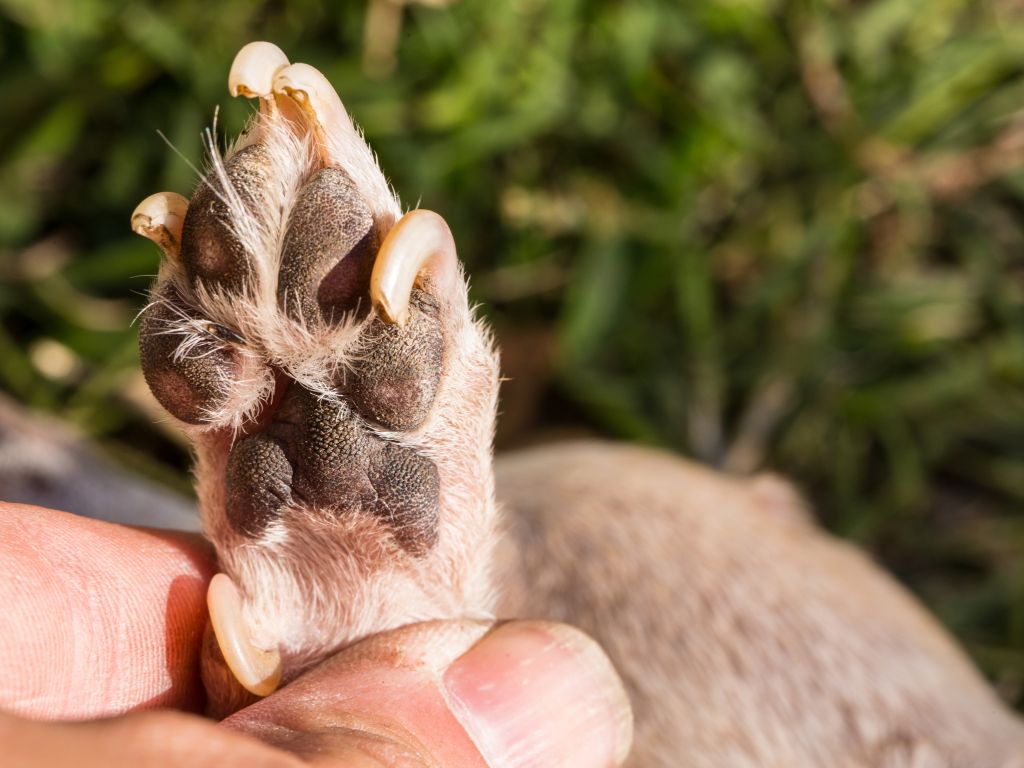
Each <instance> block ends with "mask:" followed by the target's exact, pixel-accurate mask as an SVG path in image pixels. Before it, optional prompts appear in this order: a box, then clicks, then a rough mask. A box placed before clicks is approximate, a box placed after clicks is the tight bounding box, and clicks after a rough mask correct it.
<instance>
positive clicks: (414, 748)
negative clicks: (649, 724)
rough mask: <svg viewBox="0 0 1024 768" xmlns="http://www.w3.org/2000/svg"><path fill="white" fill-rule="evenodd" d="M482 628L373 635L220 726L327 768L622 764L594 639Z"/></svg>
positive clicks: (609, 675) (521, 625)
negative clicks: (247, 734) (335, 767)
mask: <svg viewBox="0 0 1024 768" xmlns="http://www.w3.org/2000/svg"><path fill="white" fill-rule="evenodd" d="M487 630H488V625H487V624H484V623H480V622H429V623H425V624H419V625H414V626H411V627H406V628H403V629H400V630H397V631H394V632H391V633H387V634H384V635H379V636H376V637H373V638H370V639H369V640H367V641H364V642H362V643H359V644H357V645H355V646H353V647H352V648H349V649H347V650H345V651H343V652H342V653H341V654H339V655H338V656H336V657H334V658H333V659H331V660H330V661H328V662H326V663H325V664H323V665H321V666H320V667H318V668H316V669H315V670H313V671H312V672H310V673H308V674H307V675H305V676H304V677H302V678H300V679H299V680H297V681H296V682H294V683H292V684H291V685H289V686H287V687H285V688H284V689H282V690H281V691H279V692H278V693H276V694H274V695H272V696H270V697H268V698H266V699H264V700H263V701H261V702H259V703H257V704H254V705H252V706H251V707H249V708H247V709H245V710H242V711H241V712H239V713H237V714H236V715H234V716H232V717H231V718H229V719H228V720H226V721H224V725H226V726H227V727H228V728H231V729H235V730H240V731H243V732H247V733H250V734H253V735H255V736H257V737H259V738H260V739H262V740H263V741H266V742H268V743H270V744H273V745H275V746H277V747H280V748H282V749H284V750H287V751H290V752H293V753H297V754H298V755H299V756H300V757H302V758H304V759H305V760H306V761H308V762H310V763H312V764H313V765H317V766H323V767H324V768H327V767H333V766H337V767H338V768H341V766H344V767H345V768H352V767H353V766H360V767H364V766H365V767H366V768H386V767H388V766H399V765H401V766H403V767H405V766H408V768H416V766H424V767H426V766H435V765H444V766H452V768H470V766H472V767H473V768H478V767H480V766H490V767H491V768H534V767H537V768H539V767H540V766H553V765H558V766H564V767H566V768H591V767H593V768H598V767H599V766H609V765H619V764H620V763H621V762H622V761H623V760H624V759H625V756H626V753H627V752H628V750H629V746H630V742H631V739H632V715H631V713H630V709H629V701H628V699H627V698H626V694H625V692H624V690H623V688H622V684H621V682H620V681H619V679H618V677H617V675H616V674H615V672H614V670H613V668H612V666H611V663H610V662H609V661H608V659H607V657H606V656H605V655H604V653H603V652H602V651H601V650H600V648H599V647H598V646H597V645H596V643H594V641H593V640H591V639H590V638H588V637H586V636H585V635H583V634H582V633H581V632H579V631H578V630H575V629H572V628H571V627H567V626H565V625H561V624H552V623H547V622H535V621H531V622H513V623H509V624H504V625H502V626H500V627H498V628H497V629H494V630H493V631H490V632H489V633H487ZM485 633H486V634H485ZM481 635H483V637H482V639H481Z"/></svg>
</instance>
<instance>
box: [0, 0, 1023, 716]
mask: <svg viewBox="0 0 1024 768" xmlns="http://www.w3.org/2000/svg"><path fill="white" fill-rule="evenodd" d="M253 39H267V40H272V41H274V42H275V43H277V44H278V45H280V46H281V47H282V48H283V49H284V50H285V51H287V52H288V54H289V55H290V57H291V58H292V60H293V61H295V60H299V61H307V62H309V63H311V64H313V65H315V66H317V67H319V68H320V69H322V70H323V71H324V72H325V73H326V74H327V75H328V77H329V78H330V79H331V80H332V81H333V82H334V84H335V85H336V86H337V88H338V90H339V92H340V93H341V95H342V98H343V100H344V101H345V103H346V105H347V106H348V108H349V110H350V112H351V113H352V114H353V115H354V117H355V118H356V120H357V121H358V122H359V123H360V124H361V125H362V126H363V128H364V129H365V131H366V134H367V136H368V138H369V139H370V141H371V143H372V144H373V146H374V147H375V149H376V150H377V152H378V153H379V155H380V159H381V162H382V165H383V166H384V168H385V169H386V171H387V173H388V174H389V175H390V178H391V179H392V181H393V183H394V185H395V187H396V189H397V190H398V191H399V193H400V194H401V195H402V198H403V200H404V201H405V203H406V204H407V205H409V206H412V205H416V204H420V205H422V206H423V207H428V208H431V209H434V210H436V211H439V212H441V213H442V214H443V215H444V216H445V217H446V218H447V219H448V221H449V223H450V224H451V226H452V229H453V230H454V232H455V236H456V241H457V242H458V244H459V247H460V253H461V256H462V258H463V259H464V261H465V262H466V264H467V267H468V270H469V272H470V274H471V275H472V293H473V299H474V300H475V301H477V302H479V303H480V304H481V306H482V311H483V312H484V313H485V314H486V315H487V316H488V317H489V318H490V320H491V322H492V324H493V325H494V326H495V328H496V329H497V331H498V334H499V338H500V341H501V343H502V346H503V350H504V358H505V370H506V373H507V375H508V376H509V377H510V379H511V381H510V382H509V383H508V384H507V385H506V389H505V394H504V401H503V411H504V414H503V417H502V423H501V427H500V429H499V444H500V445H501V446H503V447H511V446H515V445H522V444H526V443H529V442H532V441H537V440H543V439H551V438H557V437H564V436H572V435H585V434H603V435H608V436H614V437H618V438H625V439H628V440H635V441H642V442H645V443H650V444H654V445H660V446H664V447H666V448H669V449H671V450H675V451H679V452H682V453H685V454H687V455H690V456H693V457H696V458H698V459H700V460H702V461H705V462H708V463H711V464H714V465H717V466H719V467H722V468H725V469H728V470H731V471H738V472H749V471H752V470H756V469H762V468H768V469H773V470H777V471H781V472H784V473H786V474H788V475H790V476H791V477H793V478H794V479H796V481H797V482H798V483H799V484H800V485H801V487H802V488H803V489H804V490H805V491H806V493H807V494H808V496H809V497H810V498H811V499H813V501H814V503H815V505H816V510H817V513H818V515H819V516H820V517H821V519H822V520H823V522H824V524H825V525H827V526H828V527H829V528H831V529H832V530H834V531H836V532H837V533H839V534H841V535H843V536H846V537H849V538H852V539H854V540H856V541H857V542H859V543H860V544H861V545H863V546H865V547H866V548H867V549H868V550H869V551H871V552H872V553H873V554H874V555H876V556H877V557H878V558H879V559H880V560H882V561H883V562H884V563H885V564H886V566H887V567H889V568H890V569H891V570H893V571H894V572H895V573H896V574H897V575H898V576H899V577H900V578H901V579H903V580H904V582H905V583H907V584H908V585H909V586H910V587H911V588H912V589H913V590H914V591H915V592H916V593H917V594H918V595H920V596H921V597H923V598H924V600H925V601H926V602H927V603H928V604H929V606H930V607H931V608H932V609H933V610H935V611H936V612H937V613H938V614H939V616H940V617H941V619H942V620H943V621H944V622H945V623H946V624H947V625H948V626H950V627H951V628H952V630H953V631H954V632H955V633H956V634H957V635H958V637H959V638H960V639H961V640H962V641H963V642H964V643H965V645H966V646H967V648H968V650H969V651H970V653H971V654H972V655H973V656H974V658H975V659H976V661H977V662H978V663H979V664H980V665H981V666H982V668H983V669H984V670H985V672H986V673H987V674H988V675H989V676H990V678H991V679H992V680H994V681H995V683H996V685H997V687H998V688H999V690H1000V692H1001V693H1002V694H1003V696H1004V697H1005V698H1007V699H1008V700H1009V701H1010V702H1012V703H1014V704H1016V705H1017V706H1018V707H1020V706H1022V705H1024V557H1022V554H1024V388H1022V384H1024V250H1022V249H1024V7H1022V5H1021V3H1020V2H1017V1H1016V0H989V1H988V2H979V1H974V2H971V1H969V0H862V1H860V2H856V1H855V0H845V1H844V0H831V1H830V2H829V1H821V2H816V1H815V0H804V1H803V2H786V1H784V0H686V2H681V1H680V0H628V2H621V1H612V0H500V1H499V0H459V1H457V2H453V3H450V4H445V3H436V2H432V3H415V2H409V3H407V4H405V5H403V4H400V3H397V2H392V0H371V2H369V3H366V2H362V1H360V2H348V3H344V4H342V3H333V2H326V1H325V2H313V1H312V0H300V1H290V2H270V3H266V2H264V3H260V2H254V1H253V0H244V1H242V0H229V1H228V2H210V1H209V0H202V1H201V2H200V1H198V0H184V1H179V2H175V3H173V4H171V3H167V4H161V5H159V6H157V5H156V4H152V5H147V4H142V3H131V2H110V1H109V0H0V64H2V66H0V316H2V324H0V389H2V390H4V391H5V392H6V393H8V394H9V395H10V396H11V397H13V399H15V400H17V401H19V402H20V403H22V404H23V405H25V406H28V407H29V408H30V409H32V410H33V411H36V412H45V413H47V414H50V415H52V416H56V417H59V418H60V419H63V420H66V421H68V422H72V423H74V424H75V425H77V428H78V429H79V430H81V431H82V432H84V433H85V434H87V435H88V436H90V437H91V438H92V439H94V440H95V441H97V442H98V444H99V445H100V446H101V448H102V450H103V451H104V452H106V454H107V455H108V456H111V457H113V458H114V459H115V460H116V461H118V462H120V463H122V464H123V465H126V466H129V467H131V468H132V470H133V471H136V472H140V473H143V474H145V475H148V476H149V477H150V478H153V479H156V480H157V481H158V482H160V483H163V484H165V485H167V486H168V487H170V488H173V489H175V490H177V491H180V492H182V493H187V492H188V479H187V465H188V455H187V448H186V446H185V444H184V443H183V442H182V440H181V438H180V436H179V435H178V434H177V433H176V432H175V430H174V429H173V427H172V426H171V425H169V424H168V423H167V421H166V419H165V417H164V416H163V414H162V413H161V412H160V411H159V409H158V408H157V407H156V406H155V404H154V403H153V401H152V400H151V399H150V396H149V395H148V392H147V391H146V388H145V386H144V384H143V382H142V378H141V375H140V374H139V370H138V361H137V353H136V339H135V331H134V330H133V329H132V328H131V323H132V319H133V317H134V315H135V314H136V312H137V311H138V310H139V309H140V308H141V306H142V304H143V301H144V299H143V292H144V291H145V288H146V286H147V285H148V282H149V280H150V277H149V276H151V275H152V274H153V273H154V272H155V271H156V267H157V261H158V252H157V249H156V248H155V247H154V246H153V245H152V244H151V243H149V242H148V241H145V240H142V239H141V238H137V237H135V236H133V235H132V234H131V233H130V232H129V228H128V219H129V214H130V212H131V211H132V209H133V208H134V206H135V204H136V203H138V202H139V201H140V200H141V199H142V198H143V197H145V196H146V195H148V194H150V193H151V192H155V191H159V190H173V191H177V192H180V193H182V194H185V195H186V196H187V195H189V194H190V191H191V189H192V186H193V184H194V183H195V179H196V174H195V172H194V170H193V166H198V167H201V166H202V164H203V156H202V145H201V132H202V130H203V129H204V128H205V127H207V126H209V125H211V123H212V122H213V119H214V115H215V113H216V112H215V111H216V110H217V108H218V107H219V110H220V111H219V115H218V117H217V125H218V130H219V131H220V132H221V135H222V136H223V135H233V134H234V133H236V132H237V131H238V130H239V129H240V128H241V126H242V125H243V124H244V122H245V120H246V118H247V116H248V115H249V114H250V113H251V110H252V106H251V105H250V104H248V103H246V102H244V101H233V100H232V99H230V98H229V96H228V94H227V88H226V76H227V71H228V67H229V65H230V63H231V60H232V58H233V56H234V54H235V53H236V51H237V50H238V49H239V48H240V47H241V45H242V44H244V43H245V42H248V41H250V40H253ZM161 134H162V135H163V136H164V137H166V138H165V139H164V138H161ZM708 514H714V510H708ZM780 565H781V564H780ZM851 588H852V589H855V586H851Z"/></svg>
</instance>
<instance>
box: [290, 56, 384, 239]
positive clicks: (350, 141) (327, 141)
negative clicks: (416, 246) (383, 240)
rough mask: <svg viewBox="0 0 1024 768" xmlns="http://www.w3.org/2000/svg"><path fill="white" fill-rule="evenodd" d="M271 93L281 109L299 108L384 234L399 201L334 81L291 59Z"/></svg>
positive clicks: (324, 157)
mask: <svg viewBox="0 0 1024 768" xmlns="http://www.w3.org/2000/svg"><path fill="white" fill-rule="evenodd" d="M274 93H275V94H277V96H278V103H279V104H280V105H281V106H282V108H283V106H284V104H285V103H289V104H292V105H294V108H295V109H296V110H297V111H298V112H300V113H301V115H302V118H303V121H304V122H305V124H306V125H307V126H308V127H309V130H310V132H311V133H312V134H313V138H314V139H315V143H316V148H317V151H318V152H319V154H320V159H321V161H322V162H323V164H324V165H326V166H335V167H338V168H342V169H343V170H344V171H345V172H346V173H347V174H348V175H349V176H350V177H351V178H352V180H353V181H354V182H355V184H356V187H357V188H358V189H359V191H360V194H361V195H362V196H363V197H364V198H365V200H366V202H367V204H368V205H369V206H370V210H371V211H372V212H373V214H374V220H375V222H376V225H377V228H378V232H379V234H380V236H381V237H383V236H384V233H385V232H386V231H387V230H388V228H390V226H391V224H392V223H393V222H394V220H395V219H396V218H397V217H398V215H399V208H398V203H397V202H396V200H395V198H394V195H393V194H392V192H391V189H390V188H389V187H388V183H387V180H386V179H385V178H384V174H382V173H381V172H380V169H379V168H378V167H377V159H376V158H375V157H374V155H373V152H371V151H370V148H369V147H368V146H367V145H366V142H365V141H363V137H362V136H361V135H360V134H359V131H357V130H356V127H355V125H354V124H353V122H352V118H351V117H349V114H348V111H347V110H346V109H345V105H344V104H342V103H341V97H339V96H338V93H337V91H335V90H334V86H332V85H331V83H330V81H328V79H327V78H326V77H325V76H324V74H323V73H322V72H320V70H318V69H316V68H315V67H311V66H310V65H309V64H301V63H300V64H291V65H289V66H287V67H285V68H284V69H282V70H280V71H279V72H278V73H277V75H275V76H274Z"/></svg>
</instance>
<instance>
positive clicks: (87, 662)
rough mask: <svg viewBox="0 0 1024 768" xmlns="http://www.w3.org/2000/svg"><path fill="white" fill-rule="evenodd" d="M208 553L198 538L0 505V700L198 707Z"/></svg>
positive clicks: (72, 708)
mask: <svg viewBox="0 0 1024 768" xmlns="http://www.w3.org/2000/svg"><path fill="white" fill-rule="evenodd" d="M213 571H214V566H213V564H212V554H211V553H210V551H209V549H208V548H207V547H206V545H205V544H203V543H202V541H201V540H200V539H199V538H198V537H196V536H190V535H188V534H181V533H174V532H170V531H154V530H142V529H136V528H127V527H124V526H119V525H113V524H110V523H104V522H99V521H96V520H89V519H86V518H82V517H77V516H75V515H70V514H67V513H64V512H55V511H53V510H48V509H40V508H38V507H31V506H25V505H20V504H4V503H0V573H3V574H6V578H4V579H2V580H0V606H2V609H0V637H2V638H3V652H2V653H0V707H2V708H6V709H9V710H11V711H14V712H17V713H19V714H24V715H29V716H32V717H41V718H53V719H57V718H61V719H67V718H86V717H99V716H103V715H110V714H115V713H120V712H126V711H129V710H132V709H138V708H144V707H157V706H170V707H179V708H198V707H200V706H201V705H202V693H201V685H200V683H199V679H198V649H199V645H200V640H201V639H202V632H203V629H204V627H205V621H206V609H205V594H206V584H207V582H208V581H209V579H210V577H211V576H212V574H213Z"/></svg>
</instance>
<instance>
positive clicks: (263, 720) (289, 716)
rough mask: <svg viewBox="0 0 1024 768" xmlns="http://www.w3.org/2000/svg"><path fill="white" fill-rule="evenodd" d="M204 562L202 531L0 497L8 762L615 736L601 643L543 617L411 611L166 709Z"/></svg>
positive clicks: (556, 761)
mask: <svg viewBox="0 0 1024 768" xmlns="http://www.w3.org/2000/svg"><path fill="white" fill-rule="evenodd" d="M213 572H214V564H213V562H212V553H211V552H210V550H209V549H208V548H207V547H206V546H205V544H204V543H203V542H202V541H201V540H200V539H198V537H191V536H187V535H183V534H178V533H170V532H166V531H148V530H139V529H132V528H125V527H122V526H115V525H110V524H107V523H100V522H97V521H93V520H86V519H83V518H77V517H74V516H72V515H67V514H64V513H60V512H54V511H51V510H42V509H38V508H33V507H25V506H20V505H3V504H0V573H4V574H7V575H8V577H7V578H6V579H5V580H4V581H3V583H2V584H0V601H2V604H3V605H4V610H3V611H0V638H3V646H4V648H5V653H4V654H3V655H0V708H6V709H8V710H11V712H12V713H11V714H2V713H0V749H2V750H3V753H4V756H5V765H33V766H51V765H53V766H56V765H70V764H74V765H76V766H93V765H95V766H101V765H102V766H117V765H125V766H127V765H131V766H143V767H144V768H148V767H150V766H152V767H155V766H177V765H188V766H205V765H210V766H213V765H216V766H218V768H223V766H224V765H225V764H227V765H233V764H244V765H246V766H263V765H266V766H291V765H300V764H313V765H320V766H344V767H346V768H349V767H356V766H357V767H358V768H386V767H387V766H399V765H401V766H409V767H410V768H415V767H416V766H428V765H429V766H434V765H444V766H455V767H457V768H458V767H461V766H488V765H489V766H492V767H494V768H498V767H501V768H504V767H505V766H515V767H516V768H519V767H520V766H522V767H524V768H525V766H550V765H560V766H580V767H581V768H584V767H585V766H606V765H616V764H618V763H620V762H621V761H622V759H623V758H624V755H625V753H626V751H627V750H628V746H629V742H630V739H631V724H632V721H631V716H630V712H629V705H628V701H627V699H626V697H625V693H624V692H623V690H622V687H621V684H620V683H619V681H618V678H617V677H616V675H615V673H614V671H613V670H612V668H611V665H610V664H609V662H608V660H607V658H606V657H605V656H604V654H603V653H602V652H601V651H600V649H599V648H598V647H597V645H596V644H595V643H594V642H593V641H592V640H590V639H589V638H587V637H585V636H584V635H582V634H581V633H579V632H578V631H576V630H574V629H571V628H569V627H566V626H564V625H557V624H551V623H547V622H511V623H508V624H503V625H500V626H497V627H491V625H490V624H488V623H484V622H429V623H426V624H419V625H413V626H410V627H405V628H402V629H399V630H396V631H393V632H388V633H384V634H381V635H377V636H375V637H372V638H369V639H367V640H365V641H363V642H361V643H358V644H356V645H354V646H352V647H350V648H348V649H346V650H345V651H343V652H341V653H340V654H338V655H336V656H335V657H333V658H332V659H329V660H328V661H327V662H325V663H324V664H322V665H321V666H320V667H317V668H316V669H314V670H312V671H310V672H309V673H307V674H306V675H304V676H303V677H301V678H299V679H298V680H296V681H295V682H294V683H292V684H291V685H288V686H286V687H285V688H283V689H281V690H280V691H278V692H277V693H275V694H273V695H272V696H270V697H268V698H266V699H264V700H262V701H260V702H258V703H257V704H254V705H253V706H251V707H248V708H247V709H245V710H242V711H241V712H239V713H237V714H236V715H234V716H233V717H231V718H229V719H228V720H226V721H224V722H223V723H222V724H220V725H218V724H215V723H213V722H211V721H209V720H205V719H203V718H200V717H198V716H196V715H191V714H186V713H185V712H183V711H174V710H186V711H187V710H193V711H194V710H196V709H198V708H199V707H200V706H201V705H202V700H203V696H202V690H201V685H200V683H199V678H198V671H197V669H198V650H199V644H200V642H201V640H202V633H203V628H204V626H205V622H206V612H205V604H204V597H205V590H206V583H207V581H208V580H209V578H210V576H211V575H212V573H213ZM156 707H163V708H173V709H159V710H156V709H155V708H156ZM111 716H113V717H111ZM26 717H28V718H46V719H70V718H73V719H88V720H87V721H86V722H76V723H55V722H39V721H37V720H29V719H25V718H26ZM100 717H107V718H108V719H103V720H97V719H96V718H100Z"/></svg>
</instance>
